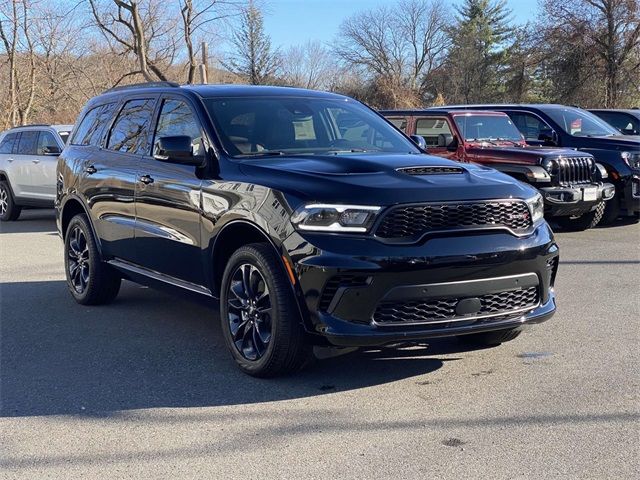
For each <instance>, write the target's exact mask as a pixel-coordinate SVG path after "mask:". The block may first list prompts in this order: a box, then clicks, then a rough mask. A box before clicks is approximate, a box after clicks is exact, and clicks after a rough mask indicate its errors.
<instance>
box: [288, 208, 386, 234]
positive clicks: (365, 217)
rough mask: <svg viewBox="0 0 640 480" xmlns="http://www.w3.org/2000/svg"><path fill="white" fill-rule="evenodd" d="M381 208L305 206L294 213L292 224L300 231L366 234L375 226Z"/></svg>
mask: <svg viewBox="0 0 640 480" xmlns="http://www.w3.org/2000/svg"><path fill="white" fill-rule="evenodd" d="M380 208H381V207H372V206H362V205H325V204H312V205H304V206H302V207H300V208H298V209H297V210H296V211H295V212H294V214H293V216H292V217H291V223H293V225H294V226H295V227H296V228H298V229H300V230H308V231H314V232H353V233H366V232H368V231H369V229H370V228H371V225H373V221H374V220H375V218H376V215H377V214H378V212H379V211H380Z"/></svg>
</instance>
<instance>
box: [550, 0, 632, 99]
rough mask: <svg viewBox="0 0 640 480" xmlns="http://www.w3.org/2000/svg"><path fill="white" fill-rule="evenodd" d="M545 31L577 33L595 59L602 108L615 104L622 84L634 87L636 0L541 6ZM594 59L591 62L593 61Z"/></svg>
mask: <svg viewBox="0 0 640 480" xmlns="http://www.w3.org/2000/svg"><path fill="white" fill-rule="evenodd" d="M542 7H543V9H544V10H545V13H546V15H545V17H546V18H547V19H548V20H547V22H546V27H547V29H548V31H549V32H554V31H556V30H557V29H560V31H563V32H565V34H566V35H572V34H575V33H578V32H579V33H580V34H581V36H582V39H581V41H580V39H578V41H580V43H581V44H582V45H584V46H585V47H586V49H587V50H589V51H591V52H592V53H593V55H594V57H595V58H593V59H592V61H591V64H592V71H593V64H595V66H596V70H600V72H599V73H600V75H601V76H602V79H603V83H604V106H605V107H608V108H613V107H616V106H618V105H619V103H620V98H621V91H622V90H623V83H624V82H627V81H633V78H634V77H635V81H636V85H637V81H638V80H637V77H638V71H639V69H640V63H638V57H639V54H638V51H639V50H640V3H639V2H638V0H570V1H565V2H555V1H552V0H545V1H544V2H543V4H542ZM593 60H595V62H593Z"/></svg>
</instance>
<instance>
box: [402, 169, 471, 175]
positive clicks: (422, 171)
mask: <svg viewBox="0 0 640 480" xmlns="http://www.w3.org/2000/svg"><path fill="white" fill-rule="evenodd" d="M398 172H401V173H406V174H407V175H447V174H452V173H462V172H464V170H462V168H460V167H405V168H399V169H398Z"/></svg>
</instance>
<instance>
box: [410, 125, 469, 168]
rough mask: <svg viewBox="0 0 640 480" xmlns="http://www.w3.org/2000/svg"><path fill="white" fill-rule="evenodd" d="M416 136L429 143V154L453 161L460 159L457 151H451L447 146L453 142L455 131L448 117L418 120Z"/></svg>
mask: <svg viewBox="0 0 640 480" xmlns="http://www.w3.org/2000/svg"><path fill="white" fill-rule="evenodd" d="M416 135H420V136H421V137H422V138H424V141H425V142H426V143H427V153H429V154H431V155H436V156H438V157H444V158H449V159H451V160H461V159H460V158H458V152H457V150H453V151H452V150H450V149H449V148H448V147H447V144H448V143H449V142H451V141H452V140H453V130H452V129H451V125H449V121H448V120H447V118H446V117H423V118H418V119H417V120H416Z"/></svg>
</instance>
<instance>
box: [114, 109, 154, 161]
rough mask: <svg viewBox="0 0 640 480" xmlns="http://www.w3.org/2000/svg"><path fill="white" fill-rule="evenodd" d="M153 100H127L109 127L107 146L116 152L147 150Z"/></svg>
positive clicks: (140, 152) (141, 152) (137, 152)
mask: <svg viewBox="0 0 640 480" xmlns="http://www.w3.org/2000/svg"><path fill="white" fill-rule="evenodd" d="M153 104H154V100H153V99H150V98H147V99H140V100H129V101H128V102H127V103H125V104H124V106H123V107H122V110H120V113H119V114H118V117H117V118H116V121H115V122H114V124H113V127H111V132H110V134H109V141H108V142H107V148H108V149H109V150H116V151H118V152H127V153H136V154H144V153H145V152H148V147H147V137H148V135H147V134H148V132H149V123H150V120H151V114H152V112H153Z"/></svg>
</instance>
